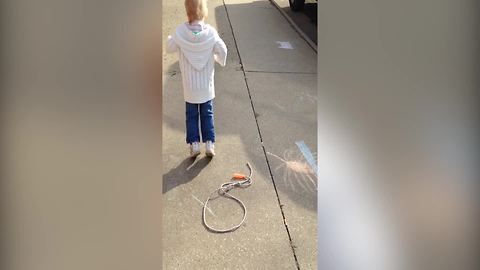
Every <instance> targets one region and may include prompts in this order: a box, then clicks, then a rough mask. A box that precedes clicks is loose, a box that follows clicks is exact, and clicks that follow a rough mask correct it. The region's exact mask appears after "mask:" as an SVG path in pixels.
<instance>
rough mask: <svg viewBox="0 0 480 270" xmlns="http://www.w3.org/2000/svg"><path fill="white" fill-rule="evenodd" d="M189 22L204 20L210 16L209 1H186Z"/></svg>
mask: <svg viewBox="0 0 480 270" xmlns="http://www.w3.org/2000/svg"><path fill="white" fill-rule="evenodd" d="M185 10H186V11H187V17H188V22H189V23H191V22H193V21H195V20H203V19H205V18H206V17H207V15H208V9H207V0H185Z"/></svg>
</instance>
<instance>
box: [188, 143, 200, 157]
mask: <svg viewBox="0 0 480 270" xmlns="http://www.w3.org/2000/svg"><path fill="white" fill-rule="evenodd" d="M198 155H200V143H198V142H193V143H191V144H190V156H191V157H196V156H198Z"/></svg>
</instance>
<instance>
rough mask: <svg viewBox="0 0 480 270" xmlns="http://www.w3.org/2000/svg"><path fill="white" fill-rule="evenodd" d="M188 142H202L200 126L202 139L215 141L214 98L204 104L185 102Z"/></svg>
mask: <svg viewBox="0 0 480 270" xmlns="http://www.w3.org/2000/svg"><path fill="white" fill-rule="evenodd" d="M185 104H186V107H185V111H186V121H185V122H186V125H187V143H189V144H190V143H193V142H200V131H199V130H200V128H199V123H200V127H201V131H202V141H203V142H206V141H212V142H215V128H214V125H213V99H212V100H209V101H207V102H205V103H202V104H193V103H188V102H185Z"/></svg>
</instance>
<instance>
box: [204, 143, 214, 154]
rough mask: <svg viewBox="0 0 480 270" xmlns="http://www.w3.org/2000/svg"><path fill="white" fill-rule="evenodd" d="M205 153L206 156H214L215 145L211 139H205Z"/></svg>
mask: <svg viewBox="0 0 480 270" xmlns="http://www.w3.org/2000/svg"><path fill="white" fill-rule="evenodd" d="M205 154H206V155H207V157H213V156H215V145H214V144H213V142H212V141H207V142H206V143H205Z"/></svg>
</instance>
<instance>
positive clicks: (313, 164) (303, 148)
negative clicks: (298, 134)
mask: <svg viewBox="0 0 480 270" xmlns="http://www.w3.org/2000/svg"><path fill="white" fill-rule="evenodd" d="M295 144H296V145H297V146H298V149H300V152H302V154H303V156H304V157H305V160H307V162H308V165H310V168H312V170H313V171H314V172H315V174H316V175H317V176H318V167H317V160H316V159H315V157H314V156H313V154H312V151H310V149H309V148H308V146H307V145H306V144H305V142H304V141H296V142H295Z"/></svg>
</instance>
